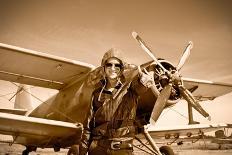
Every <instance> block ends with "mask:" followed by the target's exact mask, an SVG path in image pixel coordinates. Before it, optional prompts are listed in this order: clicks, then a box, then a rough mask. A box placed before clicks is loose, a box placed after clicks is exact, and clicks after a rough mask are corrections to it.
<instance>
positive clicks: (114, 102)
mask: <svg viewBox="0 0 232 155" xmlns="http://www.w3.org/2000/svg"><path fill="white" fill-rule="evenodd" d="M141 79H142V80H141ZM153 83H154V82H153V76H151V75H150V74H144V73H142V72H141V71H140V69H139V68H138V67H137V66H134V65H129V64H127V63H126V62H125V61H123V59H122V57H121V56H120V52H119V50H118V49H115V48H112V49H110V50H109V51H108V52H106V53H105V55H104V56H103V59H102V63H101V66H100V67H99V68H97V69H95V70H94V71H93V72H91V73H90V74H89V77H88V79H87V82H86V87H92V88H93V91H92V92H91V95H92V100H91V104H90V106H89V109H90V111H89V112H88V113H87V116H86V121H85V123H84V133H83V136H82V141H81V145H80V154H83V155H84V154H86V153H87V151H88V154H89V155H114V154H117V155H132V154H133V144H132V143H133V139H134V137H135V134H136V122H135V119H136V109H137V100H138V97H139V92H138V89H137V88H141V87H144V86H145V87H150V86H151V85H152V84H153Z"/></svg>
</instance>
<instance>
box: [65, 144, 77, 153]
mask: <svg viewBox="0 0 232 155" xmlns="http://www.w3.org/2000/svg"><path fill="white" fill-rule="evenodd" d="M67 155H79V146H78V145H73V146H72V147H71V148H70V149H69V150H68V153H67Z"/></svg>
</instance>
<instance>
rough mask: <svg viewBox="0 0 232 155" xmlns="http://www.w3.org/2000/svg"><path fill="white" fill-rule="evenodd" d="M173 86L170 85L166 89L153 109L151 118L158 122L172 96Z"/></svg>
mask: <svg viewBox="0 0 232 155" xmlns="http://www.w3.org/2000/svg"><path fill="white" fill-rule="evenodd" d="M171 90H172V85H171V84H168V85H167V86H165V87H164V89H163V90H162V91H161V93H160V94H159V96H158V98H157V99H156V102H155V105H154V107H153V110H152V113H151V118H152V119H153V120H154V121H155V122H156V121H157V120H158V118H159V116H160V114H161V112H162V111H163V109H164V107H165V105H166V102H167V100H168V98H169V96H170V94H171Z"/></svg>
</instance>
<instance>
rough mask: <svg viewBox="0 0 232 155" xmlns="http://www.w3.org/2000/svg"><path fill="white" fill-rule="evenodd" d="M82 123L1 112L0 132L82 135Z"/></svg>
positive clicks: (46, 135)
mask: <svg viewBox="0 0 232 155" xmlns="http://www.w3.org/2000/svg"><path fill="white" fill-rule="evenodd" d="M81 133H82V125H81V124H73V123H68V122H61V121H54V120H48V119H42V118H34V117H27V116H20V115H14V114H6V113H0V134H6V135H13V136H24V137H30V136H40V137H62V138H65V137H69V136H72V135H79V137H81Z"/></svg>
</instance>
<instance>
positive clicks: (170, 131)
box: [148, 123, 230, 138]
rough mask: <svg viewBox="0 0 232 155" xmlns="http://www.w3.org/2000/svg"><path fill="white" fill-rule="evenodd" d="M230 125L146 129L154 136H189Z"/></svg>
mask: <svg viewBox="0 0 232 155" xmlns="http://www.w3.org/2000/svg"><path fill="white" fill-rule="evenodd" d="M227 127H230V125H229V124H225V123H221V124H194V125H184V126H175V127H154V126H152V127H151V128H149V129H148V131H149V133H150V134H151V135H152V136H154V137H160V138H161V137H166V138H167V137H170V138H173V137H179V136H191V135H199V134H201V133H206V132H210V131H214V130H218V129H222V128H227Z"/></svg>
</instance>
